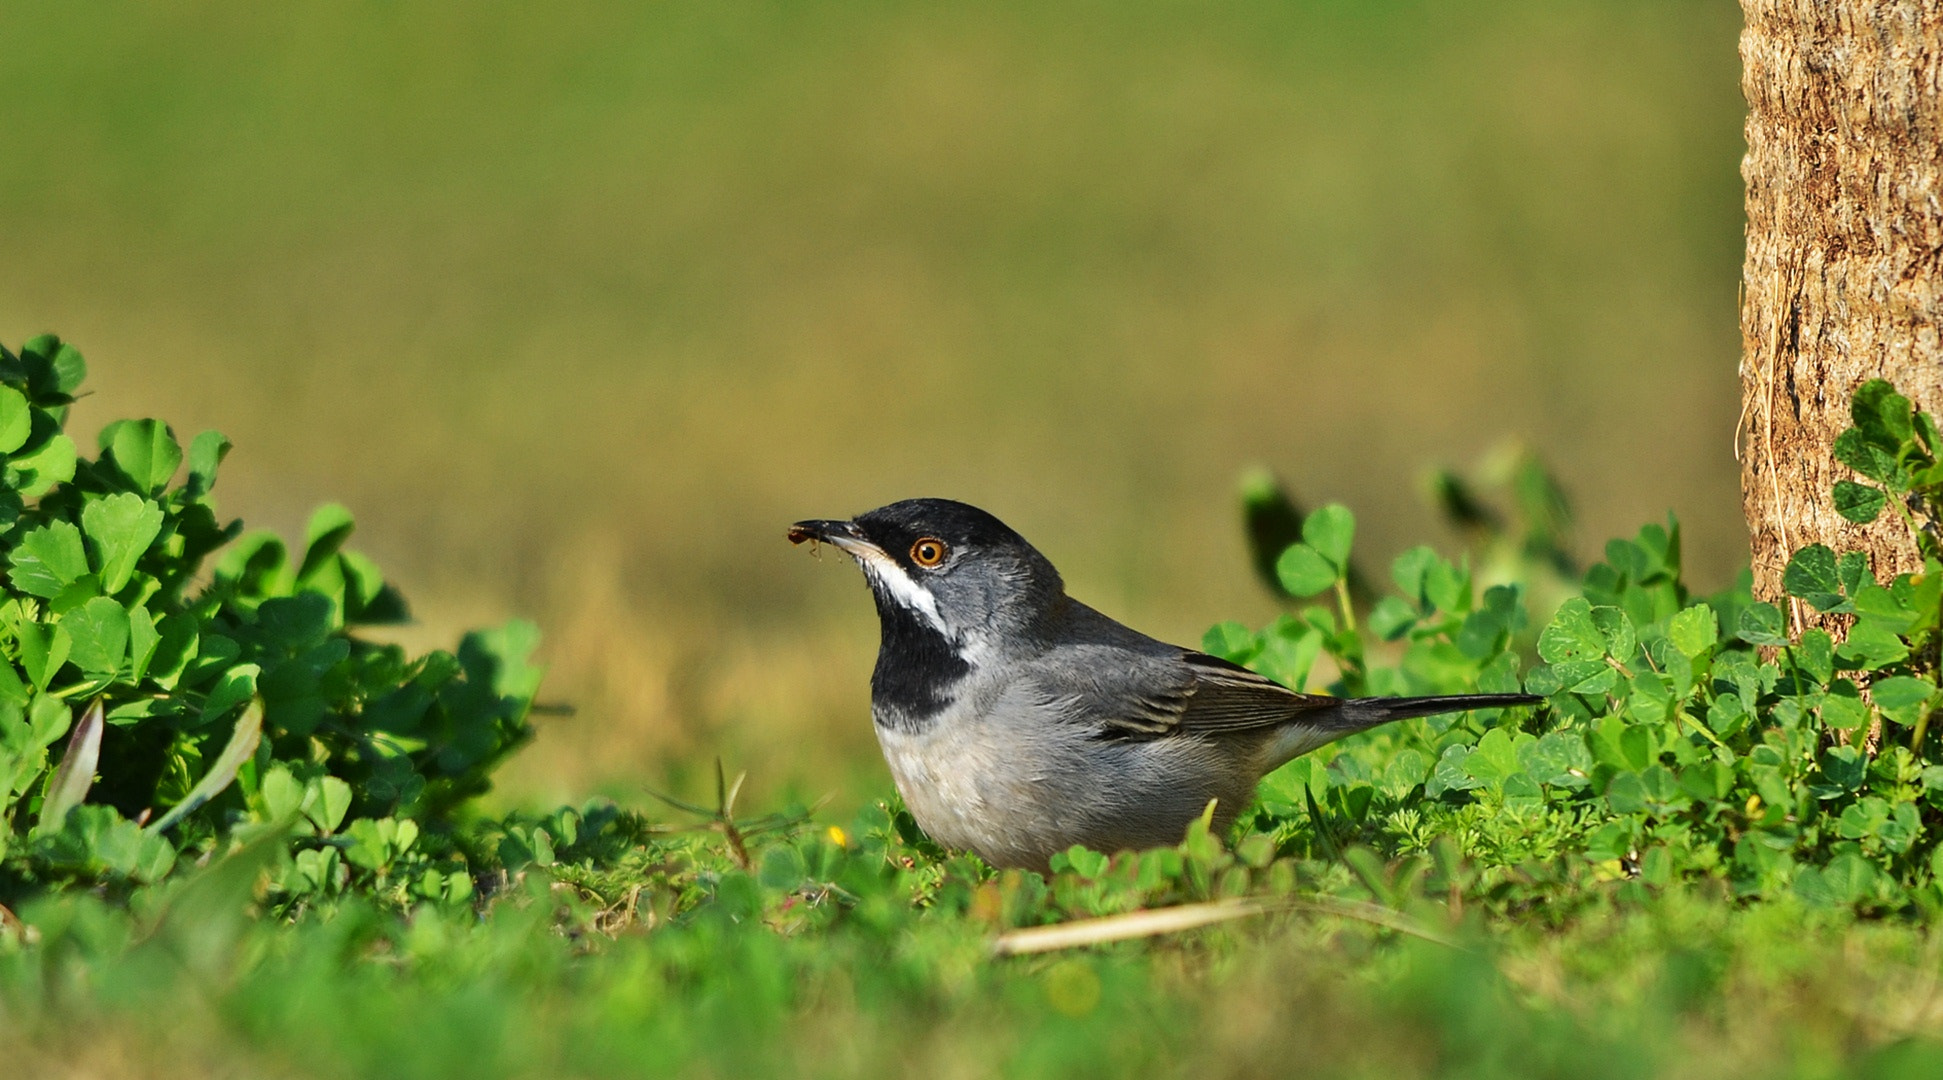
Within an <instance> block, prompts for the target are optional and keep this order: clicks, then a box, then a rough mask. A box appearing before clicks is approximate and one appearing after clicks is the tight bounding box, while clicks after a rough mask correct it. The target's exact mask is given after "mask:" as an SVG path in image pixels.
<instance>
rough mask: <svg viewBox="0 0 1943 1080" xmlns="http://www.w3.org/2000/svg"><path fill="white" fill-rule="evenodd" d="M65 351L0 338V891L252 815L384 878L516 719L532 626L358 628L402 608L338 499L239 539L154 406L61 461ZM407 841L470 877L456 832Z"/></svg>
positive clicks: (473, 779)
mask: <svg viewBox="0 0 1943 1080" xmlns="http://www.w3.org/2000/svg"><path fill="white" fill-rule="evenodd" d="M86 371H87V368H86V364H85V363H84V361H83V360H82V358H81V354H80V353H79V352H77V351H76V350H75V349H74V348H73V346H71V345H67V344H65V343H63V342H61V341H59V340H57V339H55V338H52V337H41V338H36V339H34V340H33V341H30V342H28V343H27V344H26V345H25V347H23V348H22V349H21V351H20V352H19V353H18V354H15V353H13V352H9V351H6V350H4V349H0V454H4V459H3V460H4V466H3V467H0V468H3V470H4V471H3V472H0V524H3V525H4V530H3V531H0V557H3V558H0V561H3V562H4V565H5V567H6V575H5V586H4V588H0V899H5V898H7V897H18V896H20V895H22V894H25V893H30V892H33V891H35V890H38V889H42V888H46V887H48V886H52V885H58V884H62V883H75V884H97V883H99V884H106V885H111V886H115V887H117V888H124V889H125V888H127V887H129V886H130V885H133V884H139V883H148V882H154V881H157V880H160V879H161V878H163V877H166V876H167V875H168V874H169V873H170V871H171V869H172V868H173V867H174V866H176V865H177V864H178V863H179V862H180V861H181V859H180V858H179V857H180V856H187V857H189V858H201V857H203V856H205V855H207V854H208V853H211V852H214V851H217V850H219V849H222V848H224V847H225V846H226V845H227V844H228V843H229V842H230V841H231V838H232V837H233V838H236V839H239V840H240V839H243V838H247V837H248V836H250V835H255V834H257V833H260V832H261V831H263V830H265V829H290V839H289V846H290V847H291V849H292V850H293V851H294V853H295V858H296V860H297V861H298V863H300V864H301V865H304V866H308V867H312V868H316V867H320V866H323V865H325V864H329V865H330V866H335V867H342V866H345V865H348V866H350V867H351V868H353V871H352V872H347V874H346V875H340V876H342V877H344V878H345V879H347V880H348V879H350V878H352V877H358V876H359V875H362V877H358V879H359V880H370V881H372V882H373V883H374V884H375V883H377V882H379V881H381V880H383V879H384V876H385V874H386V873H387V872H388V871H390V870H391V869H392V867H393V865H394V864H396V863H398V862H399V860H400V857H401V856H403V855H404V854H405V853H407V852H412V853H413V854H414V856H415V857H416V856H419V855H421V854H423V853H424V852H425V851H426V850H427V848H428V845H427V844H424V843H422V842H421V843H419V844H417V846H416V848H415V847H414V842H413V840H412V839H410V838H409V835H408V834H415V833H416V832H417V831H418V830H419V829H420V828H421V827H423V828H426V829H432V830H438V831H440V832H441V833H443V832H444V831H448V830H449V826H450V824H451V814H452V811H453V810H454V809H455V808H456V807H457V806H459V804H461V803H462V802H463V801H464V800H466V799H468V798H470V797H471V796H473V795H476V794H478V793H479V792H481V791H483V790H485V788H486V786H487V782H488V781H487V778H488V776H489V774H490V772H491V770H492V768H493V767H494V766H495V765H497V764H498V763H499V761H500V760H502V759H503V758H504V757H505V755H506V754H507V753H508V752H510V751H511V750H512V749H513V748H514V747H516V746H518V745H519V744H520V743H521V742H522V741H523V740H524V739H525V738H526V736H527V730H528V729H527V726H526V713H527V710H528V707H529V706H530V704H531V701H532V696H533V693H534V691H535V690H536V688H537V681H538V671H537V669H535V668H533V667H532V666H531V665H530V664H529V662H528V660H527V657H528V655H529V654H530V653H531V651H532V648H533V646H534V644H535V636H534V632H533V630H532V628H531V627H528V626H525V625H523V624H517V623H516V624H513V625H512V626H509V627H506V628H504V629H501V630H497V631H487V632H479V633H474V634H470V635H467V636H466V638H465V639H464V640H463V641H462V642H461V643H460V645H459V648H458V650H457V651H456V653H446V652H433V653H430V654H428V655H425V656H420V657H410V656H408V655H406V653H405V652H404V650H403V649H402V648H400V647H398V646H396V645H386V644H380V643H377V642H373V641H369V640H366V639H364V638H361V637H359V636H358V635H357V631H358V630H359V629H360V628H362V627H366V626H371V625H374V624H380V623H386V622H396V621H399V620H400V619H402V618H403V617H404V615H405V607H404V602H403V599H402V598H401V597H400V596H399V594H398V593H397V591H396V590H395V589H393V588H392V587H391V586H390V585H388V584H386V582H385V581H384V578H383V575H382V574H381V573H380V572H379V571H378V569H377V567H376V566H374V565H373V564H372V563H371V562H370V561H369V560H368V559H365V558H364V557H363V556H360V555H358V554H356V553H355V552H351V551H348V550H345V549H344V543H345V541H346V540H347V539H348V538H349V536H350V534H351V530H352V521H351V518H350V515H349V514H348V513H346V512H345V511H344V510H343V509H342V508H340V507H325V508H323V509H321V510H319V511H318V512H317V514H316V515H315V516H314V517H313V518H312V520H311V524H310V528H309V530H308V535H307V537H306V542H305V544H304V546H303V547H302V548H301V549H299V550H297V551H295V552H294V553H293V552H291V551H290V550H288V549H286V548H285V546H284V544H283V542H282V541H281V540H280V539H278V538H276V537H274V536H271V535H269V534H264V533H256V534H250V535H248V536H243V537H242V538H241V539H240V540H239V539H238V536H239V534H240V532H241V526H240V525H239V524H238V523H236V522H227V523H225V522H222V521H221V520H220V519H219V518H218V516H217V513H216V507H215V503H214V502H213V501H212V496H211V492H212V490H213V489H214V487H215V483H216V476H217V470H218V467H219V466H220V464H221V462H222V459H223V457H224V456H225V454H227V452H228V450H229V442H228V440H226V439H224V438H223V437H222V436H221V435H219V434H217V433H215V432H204V433H203V434H201V435H199V436H197V437H196V438H195V439H194V440H193V441H192V442H191V443H190V446H189V449H188V452H187V454H186V455H185V453H184V451H183V449H182V446H181V444H180V443H179V442H178V441H177V439H176V436H175V433H174V432H173V431H171V430H170V429H169V427H168V425H166V424H164V423H162V422H161V421H159V420H148V419H144V420H123V421H118V422H115V423H112V424H109V425H108V426H107V427H105V428H103V429H102V431H101V433H100V436H99V439H98V440H97V446H98V449H99V456H98V457H95V458H93V459H87V458H84V457H82V456H81V455H80V454H78V453H77V451H76V449H75V447H74V444H73V441H72V440H71V438H70V437H69V435H68V434H67V433H66V430H65V426H66V420H67V414H68V406H69V405H70V404H71V402H72V401H73V398H74V395H75V394H76V393H77V392H78V391H79V389H80V386H81V383H82V380H83V378H84V377H85V375H86ZM185 458H186V462H187V469H186V470H185V469H184V468H183V466H184V463H185ZM212 559H213V560H214V566H213V571H212V570H210V569H209V568H206V566H205V564H206V563H207V562H209V561H210V560H212ZM368 837H377V838H378V839H377V840H375V841H374V840H370V839H368ZM429 846H430V847H431V848H433V849H435V851H434V853H433V854H424V855H423V858H424V860H425V861H426V863H427V866H428V867H429V866H430V865H433V864H436V865H438V866H441V867H444V868H445V869H444V872H447V873H452V872H456V873H457V874H458V876H459V877H461V878H464V879H466V880H467V881H469V880H470V876H469V874H470V871H469V870H468V869H467V864H466V863H465V856H464V852H463V850H462V849H461V848H460V847H458V846H457V845H455V844H454V843H453V842H452V841H451V840H450V839H447V838H441V840H440V841H439V842H438V843H437V844H435V845H429ZM373 852H376V854H373ZM340 855H342V860H339V858H338V857H339V856H340ZM413 865H414V867H416V865H417V864H416V863H414V864H413ZM423 872H428V873H429V872H432V871H430V870H429V869H427V870H425V871H423ZM325 879H329V880H330V881H331V883H336V881H337V878H335V877H333V876H332V875H331V874H328V873H324V874H320V875H318V881H319V882H323V881H325ZM284 881H285V883H286V884H287V885H288V886H289V890H288V891H289V892H290V894H291V896H293V897H300V896H301V897H307V896H311V895H313V894H316V893H319V892H320V891H323V890H322V886H321V885H313V884H311V883H309V882H308V880H307V879H302V878H301V877H298V878H291V877H287V876H286V878H285V879H284Z"/></svg>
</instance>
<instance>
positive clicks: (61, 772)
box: [34, 698, 104, 835]
mask: <svg viewBox="0 0 1943 1080" xmlns="http://www.w3.org/2000/svg"><path fill="white" fill-rule="evenodd" d="M103 726H104V717H103V709H102V703H101V699H100V698H95V699H94V704H92V705H89V706H88V710H87V711H86V712H84V713H82V714H81V720H80V722H79V723H77V724H75V725H74V733H73V734H71V735H69V736H68V740H67V752H66V753H64V754H62V755H61V764H60V767H59V768H57V769H55V770H54V778H53V779H52V780H50V781H48V784H47V797H46V798H45V799H43V800H42V801H41V807H40V820H39V821H37V822H35V824H34V832H35V834H37V835H38V834H41V833H49V832H53V831H55V830H56V829H59V828H60V827H61V822H63V821H65V820H67V812H68V811H69V810H72V809H74V808H75V807H77V806H79V805H81V801H82V800H83V799H86V798H87V797H88V789H89V788H91V787H93V786H94V770H95V767H96V766H97V765H99V764H100V763H101V729H102V727H103Z"/></svg>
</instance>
